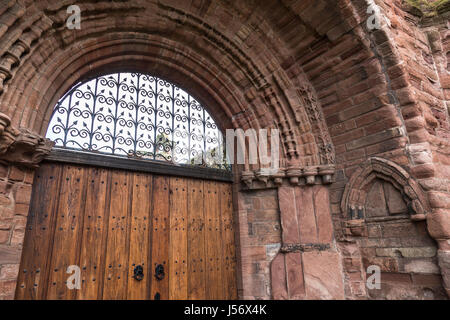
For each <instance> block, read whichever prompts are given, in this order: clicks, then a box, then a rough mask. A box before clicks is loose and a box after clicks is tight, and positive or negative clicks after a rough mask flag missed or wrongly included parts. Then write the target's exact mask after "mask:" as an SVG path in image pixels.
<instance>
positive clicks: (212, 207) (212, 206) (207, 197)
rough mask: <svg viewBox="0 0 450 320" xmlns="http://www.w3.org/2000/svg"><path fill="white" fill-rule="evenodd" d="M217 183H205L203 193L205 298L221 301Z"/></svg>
mask: <svg viewBox="0 0 450 320" xmlns="http://www.w3.org/2000/svg"><path fill="white" fill-rule="evenodd" d="M218 192H219V188H218V186H217V182H214V181H206V182H205V191H204V194H203V196H204V203H205V226H206V229H205V230H206V258H207V262H206V297H207V299H221V298H222V296H223V285H224V284H223V279H222V242H221V240H222V239H221V238H222V237H221V219H220V203H219V197H218Z"/></svg>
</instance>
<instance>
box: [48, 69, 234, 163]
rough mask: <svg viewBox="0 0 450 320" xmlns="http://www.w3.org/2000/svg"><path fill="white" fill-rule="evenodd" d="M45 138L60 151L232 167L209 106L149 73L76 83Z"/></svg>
mask: <svg viewBox="0 0 450 320" xmlns="http://www.w3.org/2000/svg"><path fill="white" fill-rule="evenodd" d="M46 136H47V138H49V139H52V140H53V141H55V143H56V147H60V148H66V149H76V150H83V151H89V152H99V153H106V154H112V155H117V156H122V157H131V158H139V159H148V160H157V161H168V162H172V163H176V164H188V165H200V166H206V167H213V168H218V169H226V170H229V169H230V165H229V164H228V163H229V162H228V161H227V160H226V156H225V147H224V146H225V144H224V138H223V135H222V133H221V131H220V130H219V128H218V127H217V125H216V123H215V122H214V120H213V119H212V117H211V116H210V115H209V113H208V112H207V111H206V110H205V108H204V107H203V106H202V105H201V104H200V103H199V102H198V101H197V100H195V99H194V98H193V97H192V96H190V95H189V94H188V93H186V92H185V91H184V90H182V89H180V88H178V87H177V86H175V85H174V84H172V83H170V82H168V81H165V80H163V79H160V78H157V77H154V76H151V75H147V74H141V73H114V74H109V75H105V76H101V77H98V78H95V79H92V80H89V81H87V82H83V83H79V84H77V85H76V86H75V87H73V88H72V89H71V90H70V91H69V92H67V93H66V94H65V95H64V96H63V97H62V98H61V99H60V100H59V101H58V103H57V104H56V106H55V109H54V111H53V115H52V118H51V121H50V125H49V128H48V130H47V135H46Z"/></svg>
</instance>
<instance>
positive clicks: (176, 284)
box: [169, 178, 188, 300]
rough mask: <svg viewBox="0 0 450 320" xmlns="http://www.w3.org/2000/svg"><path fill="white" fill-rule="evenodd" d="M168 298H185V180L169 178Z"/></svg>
mask: <svg viewBox="0 0 450 320" xmlns="http://www.w3.org/2000/svg"><path fill="white" fill-rule="evenodd" d="M169 261H170V272H169V299H171V300H184V299H187V285H188V283H187V181H186V179H183V178H170V249H169Z"/></svg>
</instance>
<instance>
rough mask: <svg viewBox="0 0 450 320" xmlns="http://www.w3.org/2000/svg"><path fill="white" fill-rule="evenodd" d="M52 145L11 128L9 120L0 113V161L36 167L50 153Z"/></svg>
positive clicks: (34, 135)
mask: <svg viewBox="0 0 450 320" xmlns="http://www.w3.org/2000/svg"><path fill="white" fill-rule="evenodd" d="M53 145H54V143H53V142H52V141H51V140H49V139H46V138H44V137H42V136H40V135H37V134H35V133H33V132H31V131H28V130H26V129H22V128H21V129H17V128H14V127H12V126H11V119H10V118H9V117H8V116H7V115H5V114H3V113H0V161H1V162H3V163H6V164H17V165H21V166H25V167H36V166H37V165H38V164H39V163H40V162H41V161H42V160H43V159H44V157H45V156H46V155H47V154H49V153H50V151H51V149H52V148H53Z"/></svg>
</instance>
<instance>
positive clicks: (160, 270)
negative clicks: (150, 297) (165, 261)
mask: <svg viewBox="0 0 450 320" xmlns="http://www.w3.org/2000/svg"><path fill="white" fill-rule="evenodd" d="M164 276H165V273H164V266H163V265H162V264H158V265H157V266H156V268H155V278H156V280H158V281H161V280H162V279H164Z"/></svg>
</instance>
